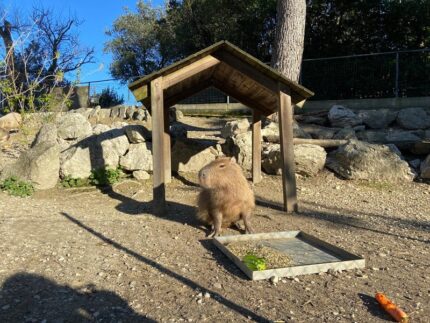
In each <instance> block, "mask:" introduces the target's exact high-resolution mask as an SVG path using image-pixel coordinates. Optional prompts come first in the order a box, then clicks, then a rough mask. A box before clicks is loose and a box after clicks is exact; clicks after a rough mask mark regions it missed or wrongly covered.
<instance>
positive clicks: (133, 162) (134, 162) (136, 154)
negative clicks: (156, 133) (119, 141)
mask: <svg viewBox="0 0 430 323" xmlns="http://www.w3.org/2000/svg"><path fill="white" fill-rule="evenodd" d="M151 150H152V145H151V143H149V142H145V143H140V144H131V145H130V148H129V150H128V152H127V154H126V155H125V156H122V157H121V159H120V162H119V164H120V166H121V167H122V168H123V169H125V170H129V171H135V170H145V171H152V169H153V166H152V152H151Z"/></svg>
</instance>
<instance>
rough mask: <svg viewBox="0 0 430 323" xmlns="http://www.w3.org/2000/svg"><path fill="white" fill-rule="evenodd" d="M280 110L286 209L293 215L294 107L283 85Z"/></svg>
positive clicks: (280, 87) (295, 192) (279, 99)
mask: <svg viewBox="0 0 430 323" xmlns="http://www.w3.org/2000/svg"><path fill="white" fill-rule="evenodd" d="M278 109H279V137H280V141H281V156H282V188H283V193H284V194H283V195H284V209H285V211H287V212H288V213H291V212H294V211H297V210H298V205H297V191H296V174H295V165H294V146H293V107H292V105H291V96H290V89H289V88H287V87H283V86H282V85H281V84H279V91H278Z"/></svg>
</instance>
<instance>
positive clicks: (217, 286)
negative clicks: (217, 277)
mask: <svg viewBox="0 0 430 323" xmlns="http://www.w3.org/2000/svg"><path fill="white" fill-rule="evenodd" d="M214 288H217V289H221V288H222V285H221V284H220V283H215V284H214Z"/></svg>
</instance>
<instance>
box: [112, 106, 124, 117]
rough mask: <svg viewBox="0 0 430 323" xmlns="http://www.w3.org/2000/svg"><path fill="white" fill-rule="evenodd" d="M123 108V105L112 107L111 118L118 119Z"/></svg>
mask: <svg viewBox="0 0 430 323" xmlns="http://www.w3.org/2000/svg"><path fill="white" fill-rule="evenodd" d="M121 107H122V105H116V106H114V107H111V108H110V116H109V117H111V118H112V119H113V118H118V117H119V113H120V109H121Z"/></svg>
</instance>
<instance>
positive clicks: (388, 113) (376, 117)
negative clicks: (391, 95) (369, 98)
mask: <svg viewBox="0 0 430 323" xmlns="http://www.w3.org/2000/svg"><path fill="white" fill-rule="evenodd" d="M397 113H398V112H397V111H393V110H390V109H378V110H362V111H360V112H359V113H358V116H359V118H361V120H363V123H364V124H365V125H366V126H367V127H369V128H371V129H383V128H387V127H388V126H389V125H390V124H391V123H393V122H394V120H396V118H397Z"/></svg>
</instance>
